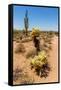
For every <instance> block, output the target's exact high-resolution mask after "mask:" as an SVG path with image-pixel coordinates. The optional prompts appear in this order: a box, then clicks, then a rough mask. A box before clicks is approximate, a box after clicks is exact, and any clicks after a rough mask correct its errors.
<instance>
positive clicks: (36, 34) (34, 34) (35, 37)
mask: <svg viewBox="0 0 61 90" xmlns="http://www.w3.org/2000/svg"><path fill="white" fill-rule="evenodd" d="M39 35H40V31H39V29H35V28H33V29H32V32H31V36H32V38H33V42H34V46H35V48H36V51H37V54H38V52H39V51H40V40H39Z"/></svg>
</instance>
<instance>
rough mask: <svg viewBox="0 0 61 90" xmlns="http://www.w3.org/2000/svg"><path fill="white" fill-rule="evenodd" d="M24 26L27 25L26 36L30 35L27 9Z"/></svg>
mask: <svg viewBox="0 0 61 90" xmlns="http://www.w3.org/2000/svg"><path fill="white" fill-rule="evenodd" d="M24 26H25V34H26V36H27V35H28V27H29V23H28V11H27V10H26V13H25V18H24Z"/></svg>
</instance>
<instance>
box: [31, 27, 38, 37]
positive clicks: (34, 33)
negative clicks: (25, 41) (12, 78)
mask: <svg viewBox="0 0 61 90" xmlns="http://www.w3.org/2000/svg"><path fill="white" fill-rule="evenodd" d="M39 35H40V31H39V29H37V28H33V29H32V32H31V36H32V37H34V36H36V37H38V36H39Z"/></svg>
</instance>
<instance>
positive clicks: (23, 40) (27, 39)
mask: <svg viewBox="0 0 61 90" xmlns="http://www.w3.org/2000/svg"><path fill="white" fill-rule="evenodd" d="M29 41H32V38H31V37H27V38H23V39H22V40H21V42H23V43H24V42H29Z"/></svg>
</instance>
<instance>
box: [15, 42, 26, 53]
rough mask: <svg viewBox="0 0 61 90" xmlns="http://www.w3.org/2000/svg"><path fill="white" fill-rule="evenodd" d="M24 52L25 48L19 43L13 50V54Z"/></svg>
mask: <svg viewBox="0 0 61 90" xmlns="http://www.w3.org/2000/svg"><path fill="white" fill-rule="evenodd" d="M25 51H26V50H25V47H24V45H23V44H22V43H19V44H18V45H17V48H16V50H15V53H24V52H25Z"/></svg>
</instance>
